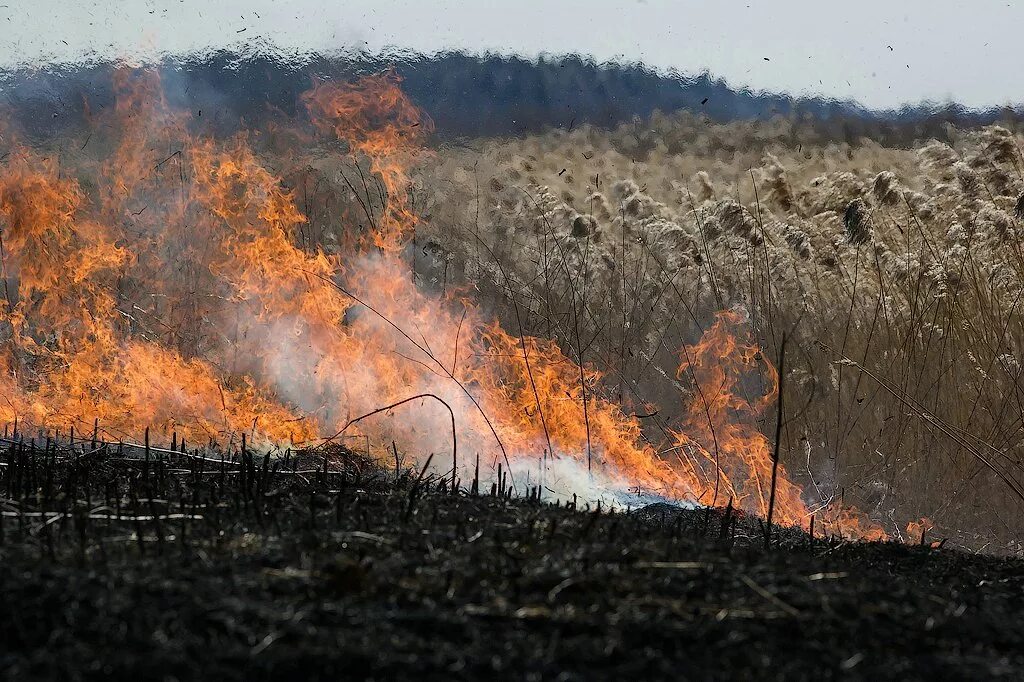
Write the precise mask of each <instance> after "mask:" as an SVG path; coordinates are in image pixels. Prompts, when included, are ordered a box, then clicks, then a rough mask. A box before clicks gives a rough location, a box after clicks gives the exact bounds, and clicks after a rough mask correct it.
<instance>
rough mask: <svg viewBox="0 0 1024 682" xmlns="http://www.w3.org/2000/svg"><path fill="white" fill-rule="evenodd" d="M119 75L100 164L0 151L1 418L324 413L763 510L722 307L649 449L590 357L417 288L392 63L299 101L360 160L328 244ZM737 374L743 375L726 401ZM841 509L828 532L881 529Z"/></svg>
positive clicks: (419, 153) (146, 419)
mask: <svg viewBox="0 0 1024 682" xmlns="http://www.w3.org/2000/svg"><path fill="white" fill-rule="evenodd" d="M117 86H118V92H119V96H118V99H117V104H116V106H115V107H113V109H112V110H110V111H108V112H106V113H103V114H100V115H99V116H97V117H96V118H95V120H94V122H93V123H94V127H93V133H91V134H96V135H97V136H109V138H110V139H101V140H100V141H98V142H96V143H95V144H98V145H106V146H105V147H104V148H105V149H108V150H109V152H108V154H107V155H106V157H105V159H104V160H103V161H101V162H100V163H99V164H98V165H97V164H94V163H93V162H90V161H88V160H83V161H81V162H79V163H78V164H77V166H75V167H74V168H72V169H71V172H70V173H69V171H68V169H67V168H59V167H58V165H57V164H56V162H54V161H53V160H51V159H49V158H47V157H46V156H45V155H43V154H42V153H41V152H38V151H33V150H30V149H27V148H21V147H16V148H15V149H13V150H12V151H11V153H10V154H9V155H8V157H7V160H6V162H5V163H4V165H3V166H2V168H0V237H2V242H0V249H2V253H0V256H2V266H3V271H2V275H3V282H4V291H3V296H4V300H3V303H2V306H0V308H2V309H0V341H2V344H3V345H2V348H0V364H2V370H3V372H2V373H0V385H2V394H3V398H4V400H3V401H2V404H0V419H3V420H5V421H7V422H12V421H14V420H16V419H18V420H20V421H21V422H22V423H23V424H24V423H31V424H33V425H36V426H38V427H40V428H56V429H61V430H67V429H70V428H75V429H77V430H79V431H80V432H81V431H82V430H89V429H91V428H92V426H93V424H94V423H95V420H98V422H99V424H100V425H101V429H102V431H103V433H104V434H105V435H107V436H108V437H114V438H119V437H126V438H130V437H132V436H134V435H136V434H138V433H139V432H140V431H141V430H142V429H144V428H147V427H151V428H154V429H156V430H157V431H158V432H161V433H164V434H166V435H168V436H169V435H170V433H171V432H172V431H173V432H176V433H178V434H179V435H181V436H184V437H187V438H188V439H189V440H190V441H191V442H193V443H195V442H197V441H198V442H200V443H207V442H208V443H211V444H213V443H217V444H219V445H220V446H222V447H231V444H232V443H233V442H234V441H235V440H236V439H237V438H239V437H240V436H241V434H243V433H244V434H247V435H248V436H249V438H250V439H251V440H252V441H253V442H255V443H257V444H262V445H264V446H266V447H273V446H280V445H287V444H289V443H311V442H316V441H317V439H318V438H322V437H324V436H328V435H331V434H335V433H337V432H339V431H344V435H346V436H347V435H353V434H356V433H360V434H363V435H365V436H367V437H368V438H369V440H370V442H371V443H372V444H374V445H375V446H380V445H382V444H385V443H386V444H390V443H391V442H392V440H397V441H398V442H399V443H401V444H402V446H404V447H406V448H408V449H410V450H411V451H415V452H421V453H434V454H435V457H434V461H435V462H440V463H441V464H440V465H439V469H440V470H441V471H442V472H443V471H444V470H445V469H446V468H447V469H448V471H449V472H451V473H452V475H453V476H461V478H462V480H463V481H465V480H468V478H469V477H470V475H471V473H470V472H471V471H472V468H473V466H475V460H476V458H477V457H479V460H480V462H481V464H482V465H483V466H482V468H483V469H484V470H485V472H486V471H487V470H490V469H491V468H493V466H495V465H496V464H497V463H502V462H503V463H505V464H506V465H507V466H510V467H511V469H512V473H513V475H514V476H515V477H517V478H518V479H519V480H523V478H524V477H526V476H535V478H533V479H531V484H537V483H540V482H542V481H543V482H544V483H545V485H546V487H547V488H548V489H551V490H556V491H560V492H564V493H567V494H571V492H573V491H574V490H575V489H576V488H577V487H579V486H587V485H591V486H597V487H601V486H604V487H612V488H614V487H621V488H622V489H625V488H627V487H637V488H640V489H642V490H645V491H648V492H650V493H653V494H657V495H662V496H664V497H667V498H671V499H677V500H690V501H701V502H704V503H715V504H722V503H724V501H725V500H726V499H727V498H729V499H732V500H733V501H734V504H735V505H737V506H740V507H742V508H744V509H748V510H750V511H753V512H757V513H761V514H764V513H765V511H766V505H767V500H768V495H769V489H768V488H769V486H770V474H771V448H770V447H769V443H768V441H767V440H766V439H765V437H764V436H763V435H762V434H761V432H760V430H759V429H758V426H757V419H758V418H760V417H761V416H763V415H764V413H765V412H766V410H767V409H768V408H769V407H770V406H771V405H772V404H773V403H774V401H775V399H776V395H777V391H778V377H777V375H776V373H775V369H774V368H773V367H772V365H771V363H770V362H768V361H767V360H766V359H765V358H764V357H763V355H762V354H761V353H760V351H759V350H758V348H757V346H756V344H754V343H753V341H752V339H751V338H750V336H749V333H746V332H744V331H743V330H744V324H743V320H742V318H741V317H740V316H739V315H738V314H737V313H734V312H723V313H720V314H719V316H718V319H717V320H716V322H715V324H714V325H713V326H712V327H711V328H710V329H709V330H708V331H707V332H706V333H705V335H704V337H703V338H702V339H701V340H700V342H699V343H697V344H695V345H692V346H687V347H685V348H684V349H683V350H682V364H681V365H680V368H679V375H680V377H681V378H688V379H689V380H690V381H692V383H693V385H694V386H695V391H694V393H695V395H694V396H693V398H692V400H691V402H690V404H689V405H688V406H687V408H686V410H685V411H684V418H683V420H682V422H681V423H680V424H679V426H678V428H677V430H676V432H675V442H674V443H672V444H671V446H670V447H669V448H668V449H667V450H662V451H659V450H658V448H656V447H654V446H653V445H651V444H650V443H649V442H648V441H647V440H646V439H645V437H644V434H643V432H642V428H641V425H640V423H639V421H638V419H637V418H636V417H633V416H628V415H626V414H623V412H622V411H621V410H620V409H619V407H618V406H616V405H615V404H614V403H612V402H611V401H608V400H605V399H604V398H603V397H601V396H602V390H601V381H602V376H601V373H600V372H599V371H598V370H596V369H594V368H593V367H589V366H587V367H584V368H583V370H582V372H581V370H580V368H579V366H577V365H576V364H574V363H573V362H572V361H570V360H569V359H568V358H567V357H566V356H565V355H564V354H563V353H562V351H561V349H560V347H559V346H558V344H557V343H556V342H554V341H552V340H546V339H539V338H533V337H524V338H521V337H519V336H514V335H510V334H508V333H506V332H505V331H504V330H503V329H502V328H501V327H500V326H499V325H498V324H497V323H496V322H494V321H492V320H490V319H488V318H487V317H486V316H485V315H484V314H483V313H482V312H481V311H480V309H478V308H477V307H475V306H474V305H473V304H472V303H471V302H470V301H468V300H465V299H461V298H458V297H455V296H450V297H448V298H444V299H439V298H438V297H436V296H433V295H430V294H427V293H425V292H423V291H421V290H419V289H417V287H416V286H415V285H414V284H413V283H412V280H411V278H410V277H409V268H408V265H407V264H405V263H404V262H403V260H402V251H403V249H404V247H405V246H406V245H407V244H408V242H409V239H410V237H411V234H412V230H413V228H414V226H415V221H416V213H415V210H414V207H413V205H412V204H411V201H410V199H409V192H408V186H409V182H410V176H409V172H410V168H411V167H412V166H413V165H414V164H415V163H418V162H420V161H421V160H422V158H423V156H424V154H426V153H427V152H425V151H424V149H423V141H424V139H425V136H426V135H427V134H428V133H429V130H430V121H429V119H427V118H426V117H425V116H424V115H423V114H422V113H421V112H420V111H419V110H418V109H417V108H416V107H415V106H414V105H413V104H412V103H411V102H410V101H409V100H408V98H406V96H405V95H404V94H403V93H402V91H401V90H400V88H399V80H398V78H397V76H396V75H395V74H393V73H385V74H382V75H378V76H371V77H367V78H363V79H361V80H359V81H357V82H354V83H334V82H326V83H320V84H317V85H316V86H315V87H314V88H313V89H312V90H310V91H309V92H307V93H306V94H305V95H303V97H302V100H303V102H304V103H305V105H306V108H307V110H308V113H309V116H310V119H311V121H312V123H313V128H314V129H315V131H316V132H317V134H319V135H321V136H327V137H328V138H329V139H332V140H334V142H335V143H336V144H337V145H339V146H340V149H339V153H347V154H348V155H349V156H350V157H351V158H352V159H353V163H354V164H356V165H355V168H356V169H357V170H359V171H360V172H361V169H363V168H364V167H365V168H366V172H365V174H361V177H360V183H359V185H358V186H356V185H353V186H352V189H353V191H354V192H356V194H357V196H359V194H360V193H363V194H362V197H363V201H364V202H365V203H363V204H362V206H363V211H364V215H363V218H365V223H366V224H365V231H364V232H363V233H362V234H357V231H356V230H355V229H353V230H352V232H353V237H352V238H351V240H350V241H351V243H349V244H347V245H345V247H344V248H343V249H342V250H341V251H340V253H335V254H330V255H329V254H327V253H325V252H324V251H323V250H321V249H320V248H318V247H309V246H305V247H302V246H300V242H301V240H300V239H299V238H298V233H299V231H300V230H301V229H302V227H303V226H304V225H305V224H306V221H307V217H306V216H305V215H304V214H303V213H302V212H301V211H300V210H299V208H298V205H297V203H296V201H295V197H294V196H293V194H292V192H291V191H290V190H288V189H287V188H286V187H285V186H284V183H283V182H282V180H281V178H280V177H278V175H277V174H276V173H275V172H272V171H271V170H270V168H269V166H268V165H267V164H266V163H264V162H263V161H262V160H261V158H260V157H259V156H258V154H257V153H256V152H254V151H253V148H252V146H251V145H250V144H249V137H248V136H247V135H245V134H243V135H238V136H236V137H234V138H232V139H230V140H227V141H216V140H213V139H204V138H200V137H196V136H194V135H191V134H190V133H189V132H188V129H189V123H190V122H189V119H188V116H187V115H186V114H183V113H182V112H177V111H174V110H172V109H171V108H170V107H169V106H168V105H167V103H166V101H165V99H164V98H163V95H162V92H161V88H160V84H159V81H158V80H157V79H156V77H155V76H154V75H153V74H151V73H146V72H130V71H125V72H122V73H119V74H118V76H117ZM111 131H112V132H111ZM88 141H89V140H88V139H87V140H86V143H88ZM361 164H362V165H361ZM752 373H759V374H760V376H761V377H762V380H761V382H762V384H763V388H762V389H761V390H760V392H759V393H757V394H755V395H754V397H746V396H747V391H750V390H753V383H751V376H752ZM413 396H421V397H418V398H416V399H415V400H412V401H411V402H410V401H408V399H409V398H411V397H413ZM403 401H406V402H403ZM387 405H395V407H394V408H393V410H390V411H386V412H384V413H380V414H376V413H375V411H376V410H378V409H379V408H380V407H382V406H387ZM399 414H400V416H398V415H399ZM367 415H373V416H367ZM364 416H366V418H365V419H364V418H363V417H364ZM453 421H454V424H455V433H454V434H452V433H451V424H452V422H453ZM355 422H358V423H355ZM456 443H458V447H459V448H460V449H461V450H462V451H463V452H464V453H465V454H464V455H463V456H462V457H461V458H458V457H457V452H456V448H455V444H456ZM588 453H590V455H592V459H590V458H589V456H588ZM471 459H472V460H473V462H471ZM574 471H575V472H577V473H576V474H574V473H573V472H574ZM558 472H561V475H562V476H563V477H568V478H569V479H570V480H567V481H561V482H559V481H557V480H555V479H556V478H557V477H558V475H559V473H558ZM779 474H780V475H779V483H778V489H777V494H776V498H777V505H776V512H777V515H776V518H777V519H779V520H780V521H781V522H783V523H788V524H805V523H806V521H807V519H808V518H809V515H810V512H809V510H808V507H807V506H806V504H805V502H804V501H803V499H802V496H801V492H800V490H799V488H798V487H797V486H796V485H795V484H794V483H792V482H791V481H790V479H789V478H788V476H787V474H786V472H785V469H784V468H782V469H780V472H779ZM573 476H576V478H575V480H573V479H572V477H573ZM514 480H515V479H514ZM534 482H535V483H534ZM560 485H562V486H563V488H559V486H560ZM838 516H839V517H841V518H837V519H836V520H837V521H839V522H841V523H843V527H844V529H845V530H846V532H848V533H856V534H860V535H865V534H867V535H871V536H880V534H881V531H880V529H878V528H877V526H873V525H871V524H870V523H868V522H866V521H864V520H863V519H862V518H861V517H859V516H858V515H856V514H855V513H853V512H849V511H841V512H838Z"/></svg>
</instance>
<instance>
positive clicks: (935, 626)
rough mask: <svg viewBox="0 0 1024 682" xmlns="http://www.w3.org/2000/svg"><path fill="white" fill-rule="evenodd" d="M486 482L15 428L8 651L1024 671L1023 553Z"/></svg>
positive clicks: (0, 660)
mask: <svg viewBox="0 0 1024 682" xmlns="http://www.w3.org/2000/svg"><path fill="white" fill-rule="evenodd" d="M325 454H326V455H327V460H326V462H327V463H326V464H325V458H324V455H325ZM486 487H487V488H488V490H486V491H483V492H485V493H490V492H491V491H490V489H489V488H490V487H489V486H486ZM495 493H496V494H473V493H472V492H467V491H466V490H460V492H459V493H458V494H456V495H452V494H451V492H450V486H449V485H448V482H446V481H443V480H441V479H438V478H434V477H424V476H421V475H420V474H418V473H417V472H414V471H404V472H396V471H394V470H387V469H382V468H380V467H378V466H376V465H375V464H373V463H371V462H369V461H367V460H364V459H361V458H360V457H359V456H357V455H355V454H353V453H351V452H348V451H345V450H342V449H340V448H334V449H331V450H328V451H326V452H325V451H323V450H321V451H317V452H305V453H299V454H289V456H288V458H287V459H275V460H271V459H269V458H262V457H256V458H252V457H249V456H248V455H246V456H245V457H244V458H243V459H242V460H241V461H239V460H238V459H237V458H236V460H235V461H233V462H224V463H221V462H220V461H219V458H218V457H217V456H208V459H202V458H200V457H199V456H197V455H183V454H172V453H170V452H168V451H162V452H158V451H156V450H152V451H150V452H149V453H145V451H143V450H141V449H140V448H124V447H118V446H116V445H114V446H111V445H103V444H95V443H88V442H86V443H82V444H78V445H76V446H75V447H74V448H70V447H68V446H67V445H64V446H61V447H60V448H56V447H53V446H51V447H49V448H48V449H47V448H42V447H40V448H36V449H34V450H33V448H31V447H30V446H28V445H14V444H13V443H12V442H11V441H7V443H6V445H5V446H4V449H3V450H2V451H0V507H2V511H3V516H2V521H3V523H2V535H0V674H2V676H3V677H4V678H6V679H18V680H27V679H61V680H76V679H104V680H111V679H128V678H133V679H137V678H142V679H166V680H172V679H177V680H191V679H200V678H217V679H239V680H241V679H245V680H260V679H339V678H341V679H380V680H384V679H407V678H412V677H416V678H436V679H453V678H456V679H458V678H468V679H481V678H487V679H495V678H501V679H530V680H546V679H552V680H577V679H579V680H584V679H587V680H590V679H606V678H614V679H623V678H627V677H630V676H635V677H638V678H644V679H660V678H667V679H675V680H705V679H733V678H743V679H759V680H774V679H780V680H781V679H785V680H803V679H807V680H816V681H820V680H827V679H860V678H864V679H869V678H875V679H877V678H883V679H888V678H899V679H929V680H944V679H951V680H952V679H957V680H959V679H984V678H1007V679H1022V678H1024V619H1022V618H1021V613H1024V590H1022V589H1021V588H1022V586H1024V563H1022V562H1021V561H1019V560H1015V559H1010V558H998V557H993V556H984V555H970V554H966V553H962V552H959V551H954V550H950V549H945V548H934V547H931V546H906V545H899V544H881V543H874V544H869V543H847V542H842V541H839V540H835V539H822V538H817V539H815V540H814V541H813V542H812V541H811V539H810V538H809V537H808V536H807V535H806V534H804V533H801V532H800V531H797V530H794V529H774V532H773V535H772V537H771V541H770V543H771V546H770V548H768V549H766V548H765V538H764V533H763V531H762V528H763V525H762V524H761V523H760V521H758V520H757V519H754V518H750V517H744V516H739V515H737V514H734V513H732V512H726V511H724V510H683V509H678V508H675V507H672V506H670V505H654V506H652V507H646V508H644V509H641V510H636V511H633V512H631V513H628V514H627V513H621V512H619V513H609V512H608V511H607V510H601V511H597V510H587V509H572V508H566V507H564V506H555V505H551V504H547V503H545V502H543V501H540V500H537V499H533V498H531V497H529V496H527V497H516V496H511V497H510V496H508V495H507V494H506V495H503V494H502V493H501V491H498V490H495Z"/></svg>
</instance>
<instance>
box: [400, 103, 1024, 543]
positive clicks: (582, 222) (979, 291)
mask: <svg viewBox="0 0 1024 682" xmlns="http://www.w3.org/2000/svg"><path fill="white" fill-rule="evenodd" d="M950 137H951V139H953V140H954V143H953V144H952V145H951V146H950V145H946V144H944V143H939V142H934V141H932V142H928V141H924V142H922V143H920V144H919V145H917V146H916V148H912V149H887V148H882V147H879V146H878V145H877V144H873V143H872V142H870V141H866V140H864V141H860V142H857V143H856V144H852V145H851V144H845V143H834V142H827V141H823V140H820V139H815V137H814V135H813V132H812V130H811V129H810V127H808V126H801V125H800V124H798V123H793V122H788V121H775V122H770V123H763V124H750V123H737V124H728V125H710V124H708V123H707V122H706V121H704V120H701V119H699V118H695V117H692V116H689V115H686V114H682V115H674V116H665V115H655V116H654V118H653V119H651V120H650V121H645V122H642V123H641V122H634V123H633V124H631V125H626V126H622V127H620V128H618V129H616V130H613V131H602V130H599V129H594V128H590V127H582V128H579V129H576V130H572V131H565V130H557V131H552V132H549V133H547V134H545V135H542V136H534V137H528V138H525V139H513V140H477V141H471V142H470V143H468V144H466V145H461V146H452V147H448V148H444V149H441V150H439V151H438V152H437V155H436V158H435V159H434V161H433V162H432V163H430V164H427V165H426V166H425V167H424V168H422V169H421V170H420V173H419V176H418V178H417V182H418V189H417V195H418V197H419V199H418V202H417V203H418V205H419V208H420V210H421V211H422V212H423V213H424V214H425V222H424V223H423V224H421V225H420V226H419V228H418V235H417V248H416V252H415V253H414V254H413V257H414V258H416V259H417V260H418V263H417V270H418V272H419V273H420V275H421V277H422V278H423V282H424V283H425V284H426V285H428V286H434V287H436V288H438V289H447V288H450V287H452V286H458V285H470V286H472V287H474V288H475V289H477V290H480V291H482V292H484V293H485V294H486V293H490V294H491V298H490V299H488V300H492V301H494V306H495V308H496V309H497V310H498V312H499V313H501V314H502V315H503V316H504V317H505V319H511V320H515V319H516V318H517V317H518V318H519V322H521V324H522V326H523V328H524V329H525V331H526V332H527V333H535V334H538V335H544V336H552V337H556V338H559V339H560V340H561V342H562V343H563V346H564V347H565V348H566V349H567V355H568V356H569V357H570V358H571V359H573V360H575V361H579V360H583V361H584V362H588V363H592V364H593V365H595V366H597V367H599V368H601V369H602V370H603V371H604V372H605V374H606V378H607V382H608V384H609V386H610V388H611V390H612V391H613V393H617V396H616V397H617V399H618V400H619V401H620V402H621V403H622V404H623V405H624V406H626V409H627V411H632V412H636V413H649V412H651V411H652V410H651V409H649V406H650V405H652V404H657V405H659V406H660V407H661V409H662V411H661V412H660V413H658V414H654V415H652V416H648V417H647V418H646V419H645V423H647V424H648V425H649V427H650V429H651V431H652V432H657V430H658V429H662V430H664V429H665V428H666V425H667V424H668V423H669V422H670V421H671V420H672V417H673V416H674V415H673V414H672V410H671V407H670V406H671V405H679V404H681V402H682V401H683V400H684V399H685V396H687V395H691V394H692V393H693V392H694V389H695V387H694V386H693V385H692V382H691V381H689V377H687V376H686V375H685V374H683V375H680V376H678V377H677V376H675V368H676V366H677V364H678V362H679V358H678V356H677V355H676V353H677V352H678V349H679V348H680V347H681V346H682V345H683V344H684V343H688V342H692V341H693V340H694V339H695V338H696V337H697V336H698V335H699V332H700V331H701V330H703V329H704V328H706V327H707V326H708V325H709V323H710V321H711V320H712V315H713V312H714V311H716V310H719V309H723V308H731V307H738V308H741V309H742V310H743V311H744V312H745V314H747V315H748V316H749V319H750V322H751V324H752V326H753V328H754V329H755V331H756V333H757V335H758V337H759V338H760V339H761V341H762V343H763V344H764V345H765V347H766V348H767V349H768V350H769V353H770V354H776V353H777V352H778V347H779V343H780V341H781V337H782V335H783V333H788V334H790V335H791V340H792V343H791V346H790V351H789V352H790V358H789V362H788V367H789V369H788V370H787V374H786V376H785V378H784V379H785V390H786V393H787V395H786V401H787V404H788V405H789V406H790V408H789V410H788V412H789V414H788V415H787V416H788V418H787V420H786V422H785V428H784V429H783V433H782V435H783V441H782V453H783V455H782V457H783V461H784V462H785V463H786V465H787V466H788V469H789V471H790V474H791V475H792V476H793V477H794V478H795V479H796V480H797V481H799V482H800V483H802V484H803V485H804V488H805V491H806V496H807V497H808V498H810V501H811V502H812V503H813V502H820V503H827V502H829V501H835V500H838V499H841V498H844V499H845V502H846V503H847V504H849V503H854V504H857V505H859V506H860V507H861V508H862V509H864V510H865V511H867V512H868V513H870V514H871V515H872V516H873V517H874V518H876V519H881V520H883V521H885V520H888V521H890V522H891V524H892V525H891V526H890V527H896V528H903V527H904V526H905V525H906V520H907V519H915V518H919V517H927V518H928V519H930V522H934V523H935V524H936V532H938V533H940V534H943V535H951V536H953V537H954V538H955V539H956V540H957V541H959V542H962V543H964V544H965V545H967V546H971V547H975V548H981V547H984V548H985V549H987V550H989V551H1010V552H1017V551H1019V550H1020V548H1021V547H1020V545H1019V543H1018V542H1017V538H1019V537H1020V531H1021V530H1022V528H1021V524H1020V520H1019V519H1020V518H1021V514H1020V512H1021V510H1022V508H1021V494H1020V492H1019V491H1021V490H1022V485H1021V484H1020V483H1019V482H1018V481H1019V479H1020V473H1019V470H1020V464H1021V456H1022V442H1021V440H1022V434H1024V431H1022V412H1024V410H1022V404H1021V396H1022V389H1024V382H1022V377H1021V364H1020V362H1021V353H1022V352H1024V348H1022V344H1024V335H1022V333H1021V327H1020V325H1021V319H1022V312H1021V310H1020V298H1021V293H1022V284H1024V282H1022V276H1024V259H1022V254H1021V250H1020V241H1019V234H1020V231H1021V228H1022V225H1021V220H1022V212H1024V196H1022V191H1024V176H1022V168H1024V157H1022V155H1021V148H1020V138H1019V137H1018V136H1017V135H1016V134H1014V133H1012V132H1011V131H1008V130H1006V129H1004V128H1002V127H989V128H985V129H981V130H966V131H951V132H950ZM512 300H514V301H515V305H514V306H513V305H512V303H511V301H512ZM750 390H752V391H756V390H757V387H751V388H750ZM769 421H770V420H769ZM763 426H764V425H763ZM767 426H768V427H770V426H771V424H768V425H767ZM812 509H813V505H812ZM914 532H916V528H915V531H914ZM993 538H998V540H993Z"/></svg>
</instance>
